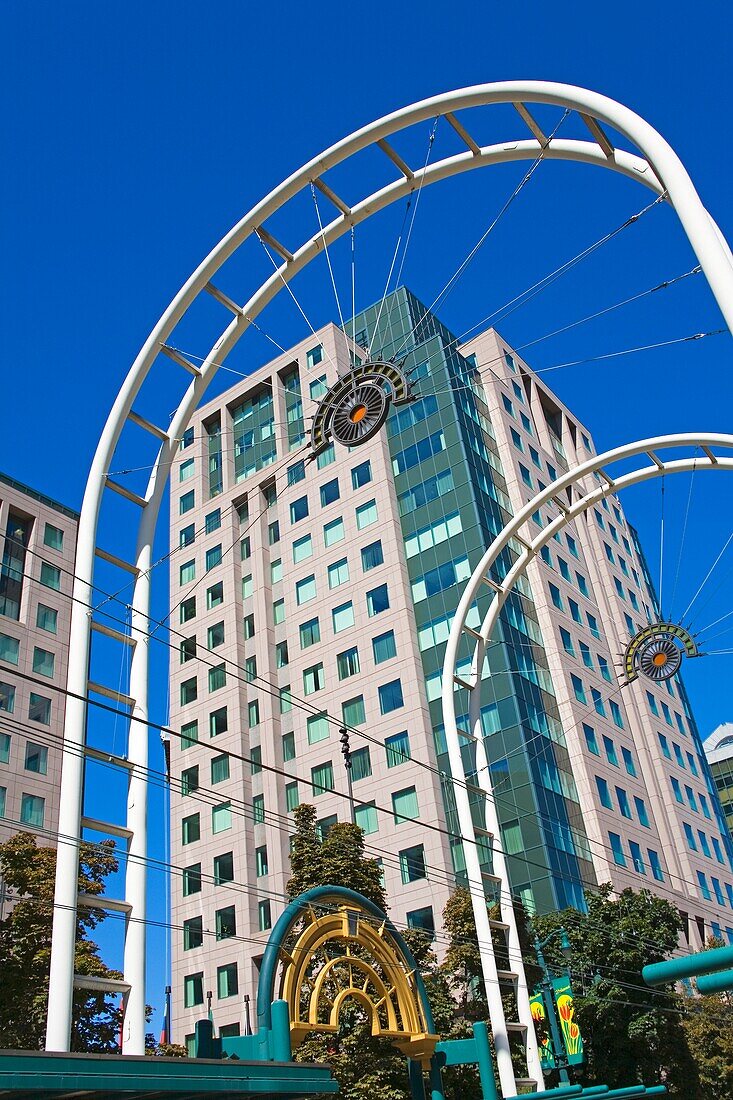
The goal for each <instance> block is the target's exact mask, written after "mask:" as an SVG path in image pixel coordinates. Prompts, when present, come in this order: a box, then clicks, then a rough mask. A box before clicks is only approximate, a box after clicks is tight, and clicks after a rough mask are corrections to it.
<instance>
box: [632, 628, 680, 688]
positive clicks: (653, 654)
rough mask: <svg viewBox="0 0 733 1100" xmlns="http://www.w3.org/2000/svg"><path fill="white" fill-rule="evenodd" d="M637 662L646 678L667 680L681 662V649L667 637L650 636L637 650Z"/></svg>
mask: <svg viewBox="0 0 733 1100" xmlns="http://www.w3.org/2000/svg"><path fill="white" fill-rule="evenodd" d="M637 663H638V666H639V671H640V672H642V673H643V674H644V676H646V678H647V679H648V680H669V679H671V677H672V676H674V674H675V672H677V671H678V670H679V667H680V665H681V664H682V650H681V649H678V647H677V646H676V645H675V643H674V642H673V641H672V639H671V638H669V637H664V636H660V637H656V638H650V639H649V641H648V642H645V643H644V645H643V646H642V647H641V649H640V650H639V654H638V656H637Z"/></svg>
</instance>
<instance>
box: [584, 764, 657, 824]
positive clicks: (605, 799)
mask: <svg viewBox="0 0 733 1100" xmlns="http://www.w3.org/2000/svg"><path fill="white" fill-rule="evenodd" d="M596 787H597V788H598V798H599V799H600V803H601V805H602V806H603V807H604V808H605V809H607V810H615V809H616V806H615V805H614V801H613V797H612V795H611V788H610V787H609V785H608V782H607V780H605V779H603V778H602V777H601V776H600V775H597V776H596ZM615 791H616V799H617V802H618V809H619V813H620V814H621V816H622V817H625V818H627V819H628V820H629V821H633V819H634V815H633V814H632V812H631V804H630V803H629V796H628V794H627V792H626V791H625V790H624V788H623V787H615ZM633 797H634V806H635V807H636V816H637V817H638V819H639V824H640V825H643V826H644V827H645V828H647V829H650V828H651V824H650V822H649V815H648V814H647V810H646V803H645V801H644V799H643V798H639V797H638V795H634V796H633Z"/></svg>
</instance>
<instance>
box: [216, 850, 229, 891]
mask: <svg viewBox="0 0 733 1100" xmlns="http://www.w3.org/2000/svg"><path fill="white" fill-rule="evenodd" d="M226 882H234V853H233V852H223V853H222V854H221V855H220V856H214V885H215V886H223V885H224V884H225V883H226Z"/></svg>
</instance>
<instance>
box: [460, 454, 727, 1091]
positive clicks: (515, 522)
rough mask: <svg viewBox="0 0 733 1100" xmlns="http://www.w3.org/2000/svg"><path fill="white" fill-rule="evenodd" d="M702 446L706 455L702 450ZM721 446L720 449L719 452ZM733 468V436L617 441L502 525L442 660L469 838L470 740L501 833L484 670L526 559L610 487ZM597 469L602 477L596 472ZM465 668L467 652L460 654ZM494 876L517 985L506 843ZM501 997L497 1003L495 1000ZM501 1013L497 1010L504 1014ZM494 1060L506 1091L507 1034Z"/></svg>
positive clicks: (476, 879) (476, 888) (522, 1000)
mask: <svg viewBox="0 0 733 1100" xmlns="http://www.w3.org/2000/svg"><path fill="white" fill-rule="evenodd" d="M683 449H693V451H694V453H693V454H691V455H686V456H684V457H679V452H680V450H683ZM670 450H674V451H675V453H676V456H677V457H669V456H666V455H665V454H664V452H665V451H670ZM700 451H702V453H700ZM720 452H722V453H720ZM638 456H642V457H643V458H646V459H649V460H650V462H651V465H644V466H641V467H639V468H638V469H634V470H632V471H628V470H627V471H626V472H624V473H622V474H620V475H619V476H618V477H615V478H614V477H613V476H611V475H610V474H609V473H608V467H609V466H613V465H614V463H618V462H622V461H624V460H628V459H634V458H636V457H638ZM705 469H708V470H733V435H713V434H708V435H702V434H701V435H670V436H655V437H654V438H652V439H643V440H641V441H639V442H637V443H631V444H627V445H626V446H623V447H617V448H615V449H614V450H611V451H606V453H605V454H602V455H596V456H595V457H594V458H592V459H589V461H588V462H584V463H583V464H582V465H581V466H576V467H575V468H574V469H572V470H570V471H569V472H568V473H566V474H564V475H563V476H562V477H559V478H558V479H557V480H556V481H554V482H553V483H552V484H551V485H549V486H548V487H547V489H544V490H543V491H542V492H541V493H538V494H537V495H536V496H535V497H533V498H532V500H531V501H530V502H529V503H528V504H526V505H525V506H524V508H523V509H522V510H521V511H520V512H518V513H517V515H516V516H515V517H514V518H513V519H512V520H511V521H510V522H509V523H508V524H507V525H506V526H505V527H504V529H503V530H502V531H501V532H500V533H499V534H498V535H497V537H496V538H495V539H494V541H493V542H492V543H491V545H490V546H489V548H488V549H487V551H486V553H485V554H484V556H483V557H482V559H481V561H480V562H479V564H478V565H477V566H476V568H475V569H474V571H473V573H472V575H471V578H470V580H469V581H468V583H467V585H466V587H465V589H464V591H463V594H462V596H461V599H460V602H459V604H458V607H457V609H456V614H455V618H454V620H453V623H452V625H451V632H450V635H449V637H448V642H447V644H446V650H445V659H444V663H443V687H442V703H443V722H444V725H445V738H446V743H447V747H448V757H449V760H450V766H451V774H452V775H453V776H454V778H457V779H458V783H457V784H456V785H455V787H454V794H455V800H456V808H457V816H458V822H459V827H460V831H461V834H462V835H463V836H468V837H471V836H472V835H473V833H474V827H473V820H472V816H471V807H470V803H469V797H468V791H467V790H466V787H465V782H466V775H465V770H464V767H463V759H462V756H461V741H460V738H463V740H464V742H465V741H466V740H470V741H471V742H472V743H473V745H474V746H475V750H476V776H475V778H474V779H473V780H472V782H474V783H475V785H476V786H478V787H479V788H480V790H481V792H482V794H483V796H484V805H485V813H486V827H487V830H488V831H489V832H490V833H491V834H492V835H493V836H494V837H499V836H500V831H499V818H498V814H497V809H496V802H495V800H494V796H493V788H492V784H491V772H490V768H489V759H488V756H487V753H486V747H485V744H484V737H483V729H482V725H481V670H482V666H483V663H484V656H485V653H486V647H487V644H488V641H489V639H490V638H491V635H492V633H493V630H494V627H495V626H496V622H497V619H498V617H499V614H500V612H501V609H502V607H503V606H504V603H505V602H506V599H507V597H508V595H509V594H510V593H511V591H512V590H513V588H514V586H515V584H516V582H517V580H518V579H519V577H521V576H522V575H523V574H524V571H525V570H526V568H527V565H528V563H529V562H531V561H532V560H533V558H535V557H536V556H537V554H538V553H539V552H540V550H541V549H542V547H543V546H545V544H546V543H548V542H550V541H551V540H552V537H553V535H554V534H555V533H556V532H557V531H559V530H561V529H562V528H563V527H565V526H566V525H567V524H568V523H570V522H571V521H572V520H574V519H575V518H576V517H577V516H579V515H580V514H581V513H582V512H585V511H586V510H587V509H588V508H592V507H593V505H594V504H597V503H598V502H599V501H601V500H603V499H604V498H605V497H607V496H609V495H610V494H611V493H617V492H619V490H621V489H625V488H628V487H629V486H630V485H638V484H640V483H641V482H643V481H649V480H650V479H651V478H657V477H664V476H665V475H666V474H677V473H684V472H685V471H693V470H705ZM594 474H597V475H598V477H599V480H598V481H597V480H596V479H595V478H594V476H593V475H594ZM566 490H570V492H571V494H572V496H573V498H574V499H573V500H572V502H570V501H568V497H567V495H566V492H565V491H566ZM548 503H550V504H551V503H554V504H556V505H558V506H559V515H558V516H557V517H556V518H555V519H554V520H552V522H551V523H549V524H547V526H546V527H543V528H542V529H541V530H540V531H539V533H538V534H537V535H535V536H534V537H533V538H532V537H531V535H530V534H528V533H527V531H528V530H529V528H528V525H529V524H530V522H531V520H532V515H533V514H534V513H536V511H537V509H538V508H542V507H543V506H544V505H546V504H548ZM509 546H512V547H513V548H514V549H517V550H518V551H519V552H518V554H517V558H516V561H515V562H514V564H513V565H512V566H511V568H510V569H509V571H508V572H507V574H506V576H505V577H504V578H503V580H501V581H500V582H498V581H496V580H495V579H494V578H493V577H492V575H491V569H492V566H493V565H494V564H495V563H496V562H497V560H498V558H499V556H500V555H501V553H502V552H503V551H504V550H506V549H507V547H509ZM487 585H488V587H489V589H490V590H493V592H494V598H493V599H492V601H491V604H490V605H489V610H488V612H487V613H486V615H485V617H484V619H483V621H482V623H481V626H480V627H479V628H478V630H475V629H473V628H471V627H469V626H467V623H466V619H467V617H468V614H469V611H470V610H471V606H472V604H473V603H474V600H475V599H476V596H477V595H478V593H479V591H481V590H482V589H484V588H485V586H487ZM464 639H467V640H468V641H469V642H470V643H471V644H472V645H473V654H472V658H471V672H470V676H469V678H468V679H467V678H466V674H465V672H462V673H461V674H460V675H459V673H458V667H457V666H458V655H459V647H460V646H461V643H462V642H463V641H464ZM462 664H463V666H464V667H465V656H464V658H463V660H462ZM457 690H460V691H467V692H468V698H469V706H468V733H466V732H464V731H461V733H460V735H459V732H458V726H457V722H456V700H455V695H456V691H457ZM464 849H465V854H466V872H467V875H468V879H469V883H470V885H471V892H472V895H473V894H474V892H477V893H479V896H480V891H481V889H482V887H481V868H480V865H479V859H478V852H477V849H476V846H475V845H473V844H470V843H469V844H464ZM493 860H494V874H495V875H496V876H497V877H498V878H499V879H500V880H501V882H502V897H501V907H502V919H503V920H505V921H507V922H508V923H509V924H510V929H509V933H508V939H509V966H510V969H512V970H514V971H516V972H517V973H519V974H520V983H521V982H523V981H524V974H523V969H522V966H521V959H522V954H521V948H520V945H519V938H518V935H517V928H516V923H515V921H514V917H513V910H512V894H511V889H510V887H509V879H508V876H507V870H506V860H505V858H504V852H503V849H502V848H501V845H499V846H498V847H495V848H494V849H493ZM474 913H475V917H476V930H477V933H478V939H479V950H480V951H481V955H482V967H483V971H484V979H485V984H486V996H487V1001H488V1004H489V1013H490V1016H491V1018H492V1020H493V1019H494V1018H495V1017H496V1016H497V1014H499V1013H500V1010H501V993H500V990H499V988H498V985H497V984H496V982H497V977H496V962H495V960H494V957H493V952H491V951H489V950H487V949H486V945H487V944H490V943H491V926H490V923H489V919H488V915H487V912H486V907H485V906H482V907H479V908H478V909H477V908H476V907H475V906H474ZM523 993H524V996H522V997H519V996H518V1001H519V1004H520V1021H521V1022H522V1023H523V1024H526V1025H527V1026H528V1027H529V1028H531V1026H532V1019H531V1016H530V1017H529V1019H526V1018H523V1017H522V1009H523V1008H524V1010H525V1011H528V997H527V987H526V982H525V985H524V990H523ZM497 1001H498V1004H497ZM499 1018H500V1016H499ZM495 1046H496V1053H497V1064H498V1068H499V1074H500V1078H501V1086H502V1089H503V1090H504V1092H505V1094H506V1092H507V1089H508V1087H509V1084H510V1075H511V1074H512V1065H511V1056H510V1054H509V1051H508V1048H507V1046H506V1043H505V1042H504V1041H502V1037H501V1036H499V1037H495Z"/></svg>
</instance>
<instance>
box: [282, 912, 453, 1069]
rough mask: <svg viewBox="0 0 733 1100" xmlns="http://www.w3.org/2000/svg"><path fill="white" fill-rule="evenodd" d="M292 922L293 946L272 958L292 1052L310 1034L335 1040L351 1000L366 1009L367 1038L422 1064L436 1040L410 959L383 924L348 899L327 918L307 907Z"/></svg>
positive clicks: (399, 940) (420, 986) (396, 937)
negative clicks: (277, 965) (384, 1042)
mask: <svg viewBox="0 0 733 1100" xmlns="http://www.w3.org/2000/svg"><path fill="white" fill-rule="evenodd" d="M352 896H356V895H352ZM334 900H340V899H334ZM364 900H366V899H364ZM299 918H300V919H299V924H302V927H300V928H299V930H298V932H297V937H296V940H295V943H294V944H292V946H290V947H289V949H286V948H285V946H283V945H281V946H280V948H279V952H278V954H279V962H280V979H279V995H280V997H281V999H282V1000H284V1001H286V1003H287V1005H288V1012H289V1016H290V1038H291V1042H292V1046H293V1048H295V1047H297V1046H299V1045H300V1044H301V1043H302V1042H303V1040H304V1039H305V1037H306V1035H307V1034H308V1033H309V1032H313V1031H317V1032H321V1033H324V1034H335V1033H336V1032H337V1031H338V1026H339V1015H340V1013H341V1010H342V1008H343V1007H344V1005H345V1004H347V1003H348V1002H349V1001H352V1002H354V1003H356V1004H358V1005H360V1006H361V1008H362V1009H364V1010H365V1011H366V1013H367V1015H368V1017H369V1020H370V1024H371V1031H372V1035H374V1036H377V1037H380V1038H383V1039H388V1040H389V1041H390V1042H391V1043H392V1044H393V1045H394V1046H395V1047H397V1049H398V1050H400V1051H401V1052H402V1053H403V1054H405V1055H406V1056H407V1057H408V1058H411V1059H413V1060H414V1061H418V1062H421V1063H423V1065H426V1066H427V1064H428V1063H429V1061H430V1058H431V1056H432V1054H433V1053H434V1051H435V1044H436V1043H437V1042H438V1036H437V1035H435V1034H433V1033H432V1027H433V1022H432V1018H431V1017H430V1010H429V1008H428V1007H427V1002H426V999H425V992H424V987H423V985H422V982H421V980H420V978H419V975H418V974H417V972H416V968H415V965H414V960H413V959H412V958H411V956H410V955H409V952H408V951H407V948H406V945H405V944H404V943H403V942H402V938H401V937H400V936H399V935H398V934H397V933H396V932H395V930H394V929H392V927H391V925H390V924H389V922H388V921H387V920H386V918H384V916H383V915H382V920H381V921H379V920H377V919H375V914H374V913H373V912H371V906H369V908H367V907H365V906H362V905H361V904H359V903H358V902H352V901H351V900H350V901H349V902H348V903H346V904H343V903H342V904H339V905H338V906H337V907H336V908H334V909H331V910H330V911H328V912H326V913H323V912H322V911H321V912H317V911H316V910H315V909H313V908H312V907H308V908H306V909H305V910H302V911H301V913H300V915H299Z"/></svg>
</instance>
